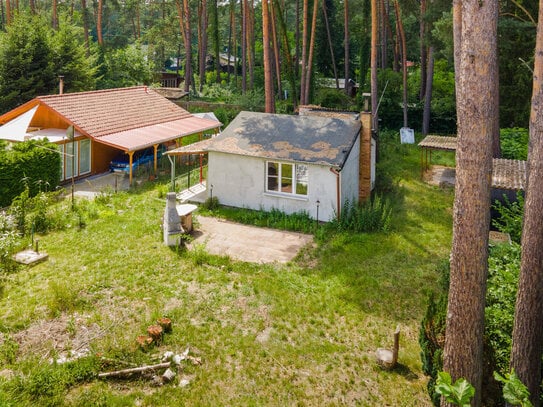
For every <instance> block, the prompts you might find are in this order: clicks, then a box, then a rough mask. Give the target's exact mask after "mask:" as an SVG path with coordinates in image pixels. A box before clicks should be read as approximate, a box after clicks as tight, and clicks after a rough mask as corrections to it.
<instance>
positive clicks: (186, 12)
mask: <svg viewBox="0 0 543 407" xmlns="http://www.w3.org/2000/svg"><path fill="white" fill-rule="evenodd" d="M183 17H184V24H183V31H184V33H185V35H184V36H183V38H184V40H185V89H184V90H185V92H188V91H189V90H190V85H191V83H192V45H191V35H190V7H189V0H183Z"/></svg>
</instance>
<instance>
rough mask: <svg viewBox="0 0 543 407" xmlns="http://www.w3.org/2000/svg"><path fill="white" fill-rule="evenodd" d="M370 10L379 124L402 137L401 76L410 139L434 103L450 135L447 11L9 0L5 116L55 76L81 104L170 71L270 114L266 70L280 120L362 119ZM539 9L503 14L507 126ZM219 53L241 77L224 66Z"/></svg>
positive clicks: (522, 98)
mask: <svg viewBox="0 0 543 407" xmlns="http://www.w3.org/2000/svg"><path fill="white" fill-rule="evenodd" d="M371 1H373V2H374V5H373V7H375V8H376V10H377V22H378V24H377V25H378V27H376V28H377V35H378V40H377V48H378V49H377V55H378V58H377V68H378V78H379V80H378V83H379V85H378V97H379V99H380V101H379V116H380V118H381V120H382V123H383V125H384V126H385V127H390V128H397V127H401V125H402V96H403V94H402V93H403V84H402V72H401V70H402V65H405V66H406V68H407V72H408V76H407V95H406V99H407V106H408V110H409V125H410V127H413V128H415V129H416V130H419V129H420V125H421V121H422V111H423V107H424V102H425V100H426V99H429V98H430V100H429V101H428V103H429V104H430V106H431V115H432V121H431V124H430V131H432V132H436V133H454V132H455V131H456V127H455V126H456V111H455V100H454V66H453V44H452V15H451V3H450V2H447V1H443V0H434V1H428V0H421V1H412V0H404V1H401V2H391V1H388V0H343V1H339V0H321V1H318V0H315V1H309V0H296V1H285V0H267V1H265V2H264V3H262V2H260V1H254V0H241V1H236V0H230V1H225V0H223V1H219V0H197V1H196V0H172V1H165V0H163V1H148V2H144V1H140V0H126V1H117V0H97V1H90V2H87V0H81V1H77V2H75V1H69V2H59V1H58V0H52V1H39V0H1V1H0V28H1V30H2V31H1V33H0V111H1V112H5V111H8V110H10V109H12V108H14V107H15V106H17V105H19V104H21V103H24V102H26V101H28V100H30V99H32V98H33V97H35V96H37V95H42V94H50V93H56V92H58V76H59V75H63V76H64V81H65V91H66V92H75V91H87V90H93V89H104V88H112V87H124V86H131V85H136V84H153V83H157V81H158V76H157V73H158V72H161V71H170V72H175V73H178V74H179V75H180V76H182V78H183V80H184V81H183V83H182V84H181V87H184V89H185V90H187V91H190V92H191V97H201V98H207V99H210V100H214V101H221V102H226V103H232V102H236V103H240V100H241V104H242V105H244V106H247V107H248V108H252V107H254V106H258V107H260V108H263V105H264V94H265V92H264V88H265V75H264V70H265V66H266V63H265V61H268V62H269V64H268V66H269V69H270V72H271V78H272V80H270V82H271V84H270V86H271V87H269V88H267V89H268V91H267V92H266V94H269V93H270V89H271V92H272V93H273V94H274V96H275V98H274V106H275V110H276V111H277V112H291V111H293V109H294V108H295V107H296V105H297V104H299V103H302V104H306V103H314V104H321V105H323V106H327V107H336V108H344V109H345V108H361V107H362V106H363V103H364V101H363V98H362V94H363V93H367V92H369V91H370V83H369V82H370V74H369V65H370V40H371V9H372V4H371ZM263 4H264V5H265V6H266V7H267V9H268V10H267V13H262V5H263ZM536 8H537V4H536V3H535V2H528V1H524V2H523V1H517V0H508V1H502V2H500V18H499V38H498V45H499V74H500V123H501V127H527V125H528V117H529V104H530V94H531V78H532V71H531V70H532V66H533V50H534V46H535V29H536V15H537V13H536V11H537V10H536ZM265 16H268V17H269V18H266V19H265V18H264V17H265ZM266 20H267V21H266ZM263 23H264V24H265V27H266V28H267V29H266V30H263ZM263 33H269V35H268V38H267V40H266V41H263ZM402 34H403V35H402ZM402 39H403V41H402ZM265 44H269V49H270V52H268V53H267V54H266V52H265V50H266V48H267V47H265V46H264V45H265ZM221 54H222V57H223V59H224V58H228V59H230V60H232V61H233V64H234V62H235V65H236V66H235V68H234V67H232V68H231V69H228V67H225V66H224V65H223V66H221V64H220V63H219V61H220V57H221ZM265 54H266V58H265V57H264V55H265ZM178 61H179V65H178V64H177V63H178ZM402 61H403V62H402ZM428 76H430V77H431V78H432V79H433V81H432V89H431V90H432V91H431V93H430V94H429V95H426V89H425V88H426V86H427V84H428V83H430V82H428V79H429V78H428ZM325 78H328V79H329V80H328V82H327V83H328V84H329V83H331V84H332V86H331V87H329V86H324V82H323V80H324V79H325ZM335 79H337V81H336V80H335ZM340 79H347V82H346V83H347V84H349V83H353V82H355V83H357V84H358V86H359V89H358V92H357V96H356V97H351V96H352V92H351V89H349V86H346V89H345V92H343V89H341V90H340V89H334V84H337V86H336V88H339V80H340ZM349 79H351V80H352V82H350V81H349ZM285 96H287V99H286V100H285Z"/></svg>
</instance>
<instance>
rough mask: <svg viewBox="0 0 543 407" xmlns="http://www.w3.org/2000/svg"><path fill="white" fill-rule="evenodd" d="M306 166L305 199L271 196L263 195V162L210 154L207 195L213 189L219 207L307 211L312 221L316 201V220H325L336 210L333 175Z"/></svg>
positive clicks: (229, 155)
mask: <svg viewBox="0 0 543 407" xmlns="http://www.w3.org/2000/svg"><path fill="white" fill-rule="evenodd" d="M274 161H276V160H274ZM307 167H308V193H307V197H297V196H288V195H287V194H274V193H268V192H265V182H266V160H265V159H263V158H257V157H250V156H241V155H235V154H225V153H220V152H214V151H210V152H209V164H208V173H207V191H208V196H209V195H211V186H213V187H212V188H213V192H212V193H213V196H214V197H217V198H218V199H219V202H220V203H221V204H222V205H228V206H234V207H239V208H249V209H256V210H259V209H264V210H267V211H269V210H271V209H272V208H275V209H278V210H280V211H282V212H285V213H288V214H291V213H295V212H300V211H307V212H308V213H309V215H310V216H311V217H312V218H313V219H316V217H317V203H316V202H317V201H320V205H319V220H323V221H328V220H330V219H332V218H333V217H334V216H335V215H336V211H337V203H336V199H337V198H336V196H337V195H336V191H337V178H336V175H335V174H334V173H332V172H331V171H330V167H329V166H321V165H312V164H307ZM357 174H358V173H357ZM356 179H358V175H357V178H356ZM357 184H358V182H357Z"/></svg>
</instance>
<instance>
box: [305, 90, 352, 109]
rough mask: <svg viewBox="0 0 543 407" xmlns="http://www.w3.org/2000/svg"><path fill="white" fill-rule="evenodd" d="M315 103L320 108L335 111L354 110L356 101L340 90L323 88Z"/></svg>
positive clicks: (318, 93) (319, 91)
mask: <svg viewBox="0 0 543 407" xmlns="http://www.w3.org/2000/svg"><path fill="white" fill-rule="evenodd" d="M315 103H316V104H318V105H319V106H323V107H328V108H333V109H350V108H353V109H354V106H353V105H354V101H353V99H351V98H350V97H349V96H347V95H346V94H345V92H344V91H342V90H338V89H330V88H321V89H319V90H318V92H317V95H316V97H315Z"/></svg>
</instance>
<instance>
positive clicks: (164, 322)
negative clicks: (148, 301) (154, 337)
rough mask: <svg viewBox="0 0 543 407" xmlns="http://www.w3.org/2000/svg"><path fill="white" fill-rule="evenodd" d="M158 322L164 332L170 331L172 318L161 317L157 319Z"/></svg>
mask: <svg viewBox="0 0 543 407" xmlns="http://www.w3.org/2000/svg"><path fill="white" fill-rule="evenodd" d="M157 322H158V324H159V325H160V326H161V327H162V330H163V331H164V333H169V332H171V331H172V320H171V319H170V318H166V317H162V318H159V319H158V320H157Z"/></svg>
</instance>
